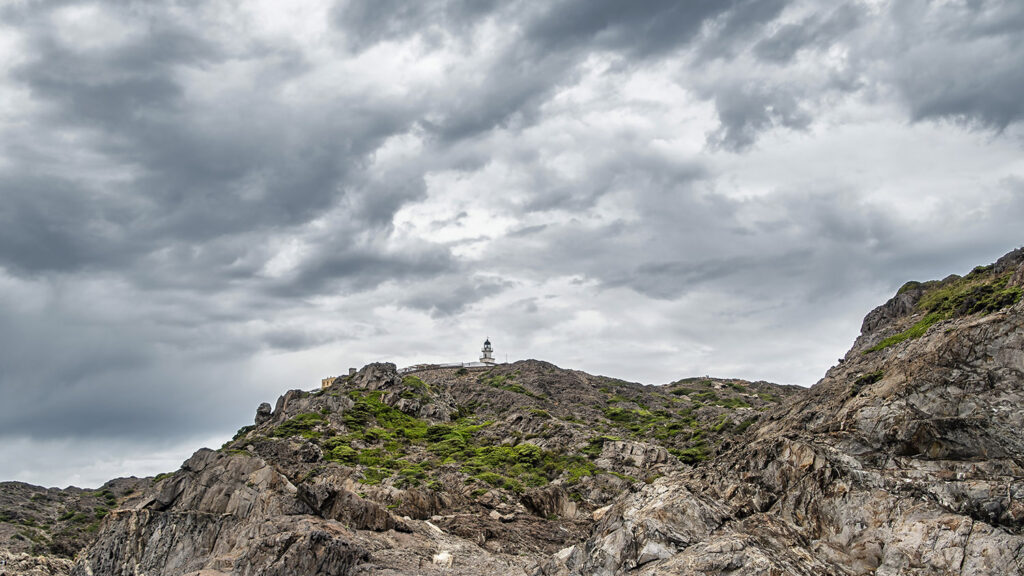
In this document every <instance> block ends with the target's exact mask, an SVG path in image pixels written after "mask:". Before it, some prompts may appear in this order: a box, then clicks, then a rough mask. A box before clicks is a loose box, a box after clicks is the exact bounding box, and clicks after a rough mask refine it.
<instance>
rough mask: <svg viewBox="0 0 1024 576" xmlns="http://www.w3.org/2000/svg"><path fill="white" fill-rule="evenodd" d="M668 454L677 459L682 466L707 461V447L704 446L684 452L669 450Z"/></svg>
mask: <svg viewBox="0 0 1024 576" xmlns="http://www.w3.org/2000/svg"><path fill="white" fill-rule="evenodd" d="M669 453H670V454H672V455H673V456H675V457H676V458H679V461H680V462H683V463H684V464H696V463H698V462H701V461H702V460H707V459H708V453H707V447H706V446H705V445H704V444H700V445H698V446H694V447H692V448H687V449H685V450H677V449H674V448H670V449H669Z"/></svg>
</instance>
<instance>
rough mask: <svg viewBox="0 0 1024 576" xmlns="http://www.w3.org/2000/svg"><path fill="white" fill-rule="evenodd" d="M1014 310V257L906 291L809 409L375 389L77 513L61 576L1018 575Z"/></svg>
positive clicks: (42, 529) (1021, 394)
mask: <svg viewBox="0 0 1024 576" xmlns="http://www.w3.org/2000/svg"><path fill="white" fill-rule="evenodd" d="M1022 291H1024V250H1018V251H1015V252H1012V253H1010V254H1008V255H1006V256H1005V257H1003V258H1001V259H1000V260H999V261H998V262H996V263H995V264H992V265H989V266H982V267H978V268H975V269H974V270H973V271H971V272H970V273H969V274H967V275H965V276H962V277H961V276H950V277H948V278H946V279H944V280H942V281H933V282H925V283H919V282H910V283H908V284H906V285H905V286H904V287H903V288H901V289H900V290H899V292H898V293H897V294H896V295H895V296H894V297H893V298H892V299H891V300H889V301H888V302H887V303H885V304H884V305H882V306H880V307H878V308H876V309H875V310H873V311H871V312H870V313H869V314H868V315H867V317H866V318H865V319H864V323H863V325H862V327H861V334H860V336H859V337H858V339H857V341H856V342H855V343H854V345H853V348H852V349H851V350H850V351H849V352H848V353H847V354H846V356H845V357H844V358H843V359H842V360H841V361H840V362H839V364H838V365H836V366H834V367H832V368H831V369H830V370H829V371H828V373H827V374H826V375H825V377H824V378H823V379H822V380H821V381H820V382H818V384H816V385H815V386H814V387H812V388H810V389H802V388H796V387H787V386H779V385H775V384H770V383H767V382H748V381H742V380H731V379H718V378H710V377H701V378H689V379H686V380H680V381H678V382H674V383H672V384H669V385H665V386H644V385H640V384H636V383H631V382H625V381H621V380H616V379H612V378H606V377H601V376H593V375H589V374H585V373H583V372H578V371H573V370H565V369H562V368H559V367H557V366H554V365H552V364H548V363H545V362H540V361H535V360H529V361H523V362H516V363H513V364H504V365H498V366H494V367H485V368H468V367H467V368H436V367H435V368H427V369H422V370H413V371H401V372H400V371H398V370H396V368H395V366H394V365H392V364H371V365H368V366H366V367H364V368H363V369H362V370H360V371H358V372H357V373H355V374H352V375H349V376H345V377H340V378H337V379H335V380H334V381H333V382H330V383H329V385H328V386H326V387H324V388H322V389H320V390H317V391H315V392H309V391H302V390H292V391H290V392H288V393H286V394H285V395H283V396H282V397H281V398H279V399H278V401H277V403H276V405H275V406H270V405H269V404H264V405H262V406H260V407H259V408H258V409H257V411H256V418H255V422H254V424H253V425H251V426H246V427H244V428H242V429H241V430H239V431H238V434H237V435H236V436H235V437H234V438H233V439H232V440H231V441H229V442H227V443H226V444H225V445H224V446H222V447H221V448H220V449H218V450H208V449H203V450H200V451H198V452H196V453H195V454H194V455H193V456H192V457H191V458H190V459H189V460H187V461H186V462H185V463H184V464H183V465H182V467H181V469H180V470H178V471H176V472H174V473H172V474H168V475H163V476H161V477H157V478H154V479H149V480H146V481H144V483H143V484H142V485H135V484H132V485H131V488H132V489H131V491H127V490H122V491H121V492H118V491H117V490H113V489H111V488H108V489H106V492H105V493H104V492H102V491H100V492H96V493H93V497H98V498H101V499H102V500H103V510H102V514H96V513H94V514H93V516H92V517H90V518H89V523H88V524H86V526H87V527H93V528H92V530H91V531H89V532H88V533H89V534H91V536H90V537H89V541H88V542H84V543H83V545H86V547H85V548H84V549H83V550H82V551H81V552H79V553H78V556H77V560H76V561H75V563H74V565H73V567H71V568H70V573H71V574H75V575H82V576H84V575H95V576H100V575H103V576H107V575H109V576H128V575H133V576H134V575H139V576H141V575H143V574H144V575H147V576H157V575H163V576H171V575H183V574H190V575H201V576H216V575H238V576H242V575H246V576H248V575H256V574H261V575H282V576H283V575H307V574H308V575H319V574H324V575H327V574H330V575H369V574H374V575H395V576H397V575H413V574H465V575H489V574H494V575H501V576H509V575H514V574H525V575H531V576H556V575H558V576H569V575H592V574H593V575H617V574H637V575H640V576H654V575H668V574H702V575H726V574H728V575H766V576H767V575H790V574H793V575H857V574H875V575H880V576H888V575H906V574H909V575H916V574H920V575H925V574H927V575H940V574H965V575H966V574H971V575H997V574H999V575H1003V574H1022V573H1024V535H1022V528H1024V503H1022V499H1024V470H1022V466H1024V303H1022V302H1021V295H1022ZM122 485H123V484H117V485H116V486H122ZM111 486H115V485H111ZM20 489H21V490H22V492H23V493H24V494H36V493H41V492H40V491H41V490H42V489H35V488H34V487H27V488H26V487H24V486H22V487H21V488H20ZM44 492H45V491H44ZM107 494H109V496H108V495H107ZM42 498H51V499H54V502H55V503H57V504H55V505H54V506H55V507H56V508H55V510H54V511H53V512H46V514H45V515H43V516H45V518H43V519H33V520H32V522H33V523H35V524H36V526H34V527H31V528H32V530H33V532H32V533H33V534H34V535H35V537H34V539H33V538H29V539H28V540H27V541H25V542H22V544H24V546H23V548H26V549H28V550H29V551H36V552H39V551H42V552H47V546H48V545H49V542H50V540H52V538H51V537H50V536H48V535H47V533H48V530H50V528H49V526H50V525H49V524H47V523H46V522H48V521H50V520H51V519H50V516H54V519H52V520H53V521H56V519H60V518H64V520H63V521H65V522H68V521H71V520H72V519H73V518H74V514H75V513H76V512H72V509H71V508H68V507H67V505H64V504H59V503H60V498H61V497H60V494H59V493H54V494H49V493H47V494H46V495H44V496H41V497H34V496H29V497H28V500H27V501H25V499H24V498H23V499H22V502H21V504H18V503H17V502H7V503H5V505H6V506H7V510H5V511H4V514H5V520H4V524H6V525H15V524H17V523H18V522H19V519H24V518H25V517H26V516H25V515H24V513H23V509H24V507H25V506H27V505H28V504H29V503H32V502H33V499H34V500H35V503H36V504H39V503H40V500H41V499H42ZM54 506H51V508H54ZM61 506H63V507H61ZM47 510H49V509H47ZM76 510H77V509H76ZM69 512H72V513H71V515H69ZM16 527H17V529H18V532H16V533H24V532H25V531H26V528H25V526H24V524H23V523H22V524H17V526H16ZM8 532H11V530H8ZM24 539H25V538H24V537H23V540H24ZM33 546H35V547H36V548H34V549H33ZM19 552H20V550H19ZM8 557H9V558H13V556H8ZM18 560H19V561H20V562H27V561H28V560H29V557H27V556H25V555H19V556H18ZM39 561H40V562H41V560H39ZM41 565H43V564H41ZM43 566H45V568H38V569H39V570H44V569H45V570H47V572H40V573H47V574H57V573H65V572H63V571H66V570H68V567H69V566H71V564H70V562H64V563H61V562H57V561H55V562H54V563H52V564H45V565H43ZM0 570H2V568H0Z"/></svg>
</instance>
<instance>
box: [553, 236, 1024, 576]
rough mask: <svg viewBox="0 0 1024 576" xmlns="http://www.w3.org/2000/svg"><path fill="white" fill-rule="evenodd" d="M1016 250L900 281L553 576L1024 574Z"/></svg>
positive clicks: (615, 512) (1023, 371) (621, 509)
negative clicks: (827, 354)
mask: <svg viewBox="0 0 1024 576" xmlns="http://www.w3.org/2000/svg"><path fill="white" fill-rule="evenodd" d="M1022 288H1024V251H1021V250H1017V251H1015V252H1012V253H1010V254H1008V255H1007V256H1005V257H1004V258H1002V259H1000V260H999V261H998V262H996V263H995V264H993V265H991V266H986V267H978V268H976V269H975V270H974V271H972V272H971V274H968V275H967V276H965V277H962V278H961V277H959V276H951V277H949V278H947V279H945V280H943V281H941V282H931V283H926V284H920V283H908V284H907V285H906V286H904V287H903V288H902V289H901V290H900V292H899V293H898V294H897V295H896V296H895V297H894V298H893V299H892V300H890V301H889V302H887V303H886V304H884V305H883V306H880V307H879V308H877V309H875V310H874V311H872V312H871V313H870V314H868V316H867V317H866V318H865V321H864V325H863V327H862V333H861V335H860V337H859V338H858V339H857V341H856V343H855V344H854V346H853V348H852V349H851V350H850V352H849V353H847V354H846V356H845V357H844V358H843V360H842V361H841V362H840V364H839V365H838V366H835V367H833V368H832V369H830V370H829V371H828V373H827V374H826V376H825V378H824V379H822V380H821V381H820V382H819V383H818V384H817V385H816V386H814V387H813V388H811V389H810V390H808V392H807V393H806V394H801V395H799V396H797V397H796V398H794V399H793V401H792V402H790V403H788V404H787V405H785V406H781V407H780V408H779V409H777V410H774V411H772V412H771V413H770V414H769V415H767V417H766V418H764V419H762V421H761V422H760V423H759V424H758V425H757V426H755V427H753V430H752V439H751V441H750V442H749V443H748V444H746V445H744V446H741V447H737V448H735V449H733V450H731V451H729V452H727V453H725V454H722V455H721V456H720V457H718V458H716V459H715V460H714V461H712V462H708V463H706V464H705V465H703V466H701V467H700V468H698V469H696V470H693V471H689V472H687V473H681V474H673V475H669V476H666V477H664V478H660V479H658V480H656V481H655V482H653V483H652V484H651V485H650V486H644V487H642V488H641V489H640V490H639V491H637V492H636V493H634V494H630V495H627V496H625V497H623V498H622V499H620V500H618V501H617V502H616V503H615V505H614V506H613V508H612V509H611V510H610V511H609V512H608V513H607V514H605V515H604V517H603V518H602V519H601V521H600V522H599V523H598V525H597V526H596V527H595V529H594V531H593V533H592V534H591V536H590V537H589V538H588V539H587V540H586V541H585V542H583V543H581V544H577V545H574V546H573V547H571V548H569V549H566V550H563V551H562V552H560V553H559V554H558V555H556V556H555V557H554V559H553V560H551V561H549V562H548V563H547V564H546V565H545V567H544V569H543V570H542V572H543V573H544V574H547V575H553V574H597V575H601V574H621V573H624V572H626V571H630V572H631V573H636V574H640V575H654V574H665V573H669V574H676V573H679V574H691V573H692V574H730V575H748V574H749V575H754V574H758V575H760V574H794V575H802V574H806V575H812V574H813V575H821V574H835V575H847V574H876V575H878V576H888V575H897V574H899V575H907V574H922V575H923V574H972V575H978V574H992V575H995V574H1021V573H1024V536H1022V528H1024V505H1022V503H1021V498H1022V497H1024V474H1022V472H1024V469H1022V465H1024V451H1022V448H1024V445H1022V442H1024V440H1022V439H1024V410H1022V408H1021V406H1022V405H1024V403H1022V401H1024V302H1022V301H1021V292H1022Z"/></svg>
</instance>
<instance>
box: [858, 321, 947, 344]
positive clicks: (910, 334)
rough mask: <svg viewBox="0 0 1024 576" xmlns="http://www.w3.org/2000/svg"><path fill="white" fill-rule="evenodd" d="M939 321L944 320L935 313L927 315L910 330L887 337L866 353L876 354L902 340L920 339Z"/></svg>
mask: <svg viewBox="0 0 1024 576" xmlns="http://www.w3.org/2000/svg"><path fill="white" fill-rule="evenodd" d="M940 320H944V318H943V317H942V315H941V314H936V313H933V314H929V315H927V316H925V317H924V318H922V319H920V320H918V321H917V323H916V324H914V325H913V326H911V327H910V328H907V329H906V330H904V331H903V332H900V333H899V334H893V335H892V336H889V337H888V338H886V339H885V340H882V341H881V342H879V343H878V344H875V345H874V346H872V347H871V348H868V349H867V352H877V351H879V350H882V349H884V348H888V347H889V346H892V345H893V344H899V343H900V342H903V341H904V340H912V339H914V338H920V337H921V336H924V333H925V332H927V331H928V329H929V328H931V327H932V325H933V324H935V323H936V322H938V321H940Z"/></svg>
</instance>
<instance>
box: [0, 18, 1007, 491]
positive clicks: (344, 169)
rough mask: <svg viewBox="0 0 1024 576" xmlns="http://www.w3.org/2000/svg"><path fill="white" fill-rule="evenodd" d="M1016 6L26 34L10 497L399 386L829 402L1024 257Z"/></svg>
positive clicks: (2, 171)
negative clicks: (904, 327) (299, 400)
mask: <svg viewBox="0 0 1024 576" xmlns="http://www.w3.org/2000/svg"><path fill="white" fill-rule="evenodd" d="M1022 31H1024V3H1021V2H1017V1H1015V0H1006V1H1005V2H999V1H984V0H959V1H957V0H949V1H938V0H936V1H933V2H926V1H923V0H921V1H918V0H906V1H899V2H895V1H894V2H886V1H878V0H871V1H868V0H865V1H851V2H845V3H839V2H834V1H832V0H828V1H826V0H820V1H803V0H731V1H722V0H690V1H686V2H679V1H663V0H650V1H643V2H622V1H619V0H551V1H546V2H527V1H516V0H505V1H502V2H494V1H490V0H478V1H477V0H438V1H416V2H408V1H394V0H387V1H385V0H367V1H357V0H350V1H346V0H339V1H336V2H330V1H318V2H314V1H308V0H307V1H303V2H292V3H285V2H280V1H279V0H264V1H249V2H216V1H207V0H201V1H200V0H195V1H192V0H179V1H174V2H172V1H165V2H123V1H113V0H111V1H107V2H102V1H101V2H75V1H64V2H57V1H53V2H44V1H19V0H3V1H2V2H0V480H10V479H18V480H23V481H28V482H32V483H37V484H44V485H57V486H66V485H68V484H75V485H79V486H95V485H98V484H100V483H102V482H103V481H104V480H106V479H108V478H110V477H113V476H118V475H149V474H154V473H157V472H163V471H167V470H171V469H174V468H176V467H177V466H178V464H179V463H180V462H181V461H182V460H183V459H184V458H186V457H187V456H188V455H189V454H190V453H191V452H192V451H193V450H194V449H196V448H198V447H200V446H203V445H207V446H219V445H220V443H221V442H223V441H224V440H225V439H227V438H229V437H230V436H231V435H232V434H233V433H234V431H235V430H236V429H237V428H239V427H240V426H242V425H245V424H248V423H251V420H252V416H253V414H254V412H255V408H256V406H257V405H258V404H259V402H262V401H270V402H271V403H273V401H274V400H275V399H276V398H277V396H278V395H279V394H281V393H282V392H284V391H285V390H288V389H291V388H307V389H309V388H313V387H316V386H317V385H318V383H319V379H320V378H321V377H325V376H328V375H335V374H338V373H341V372H344V371H345V370H346V369H347V368H348V367H350V366H362V365H364V364H366V363H368V362H372V361H392V362H395V363H396V364H398V365H400V366H402V365H408V364H413V363H418V362H429V361H459V360H472V359H474V358H475V357H476V356H477V355H478V354H479V348H480V344H481V342H482V340H483V339H484V337H485V336H488V335H489V336H490V337H491V339H492V341H493V342H494V345H495V351H496V356H497V357H498V358H499V359H502V360H503V359H505V358H506V355H507V357H508V359H509V360H516V359H522V358H540V359H545V360H548V361H551V362H554V363H556V364H558V365H561V366H563V367H569V368H578V369H582V370H586V371H588V372H591V373H599V374H607V375H611V376H616V377H621V378H625V379H629V380H635V381H641V382H645V383H652V384H657V383H665V382H669V381H672V380H675V379H678V378H681V377H685V376H692V375H703V374H712V375H717V376H735V377H742V378H748V379H767V380H772V381H776V382H780V383H792V384H800V385H811V384H813V383H814V382H815V381H816V380H817V379H818V378H820V377H821V375H822V374H823V373H824V371H825V370H826V369H827V368H828V367H829V366H830V365H832V364H834V363H835V360H836V358H837V357H839V356H841V355H842V354H843V353H845V351H846V350H847V348H848V347H849V345H850V343H851V342H852V340H853V339H854V338H855V337H856V335H857V334H858V332H859V328H860V321H861V319H862V318H863V316H864V314H865V313H867V312H868V311H869V310H870V309H871V308H873V307H874V306H876V305H878V304H880V303H882V302H884V301H885V300H886V299H887V298H888V297H889V296H890V295H891V294H892V293H893V292H894V291H895V290H896V289H897V288H898V287H899V286H900V285H901V284H902V283H903V282H904V281H906V280H909V279H919V280H923V279H930V278H941V277H943V276H945V275H947V274H949V273H953V272H957V273H964V272H966V271H969V270H970V268H971V267H973V266H974V265H977V264H985V263H988V262H991V261H993V260H995V259H996V258H998V257H999V256H1000V255H1002V254H1003V253H1005V252H1007V251H1009V250H1011V249H1013V248H1016V247H1018V246H1020V245H1021V244H1024V233H1022V232H1021V230H1022V227H1021V223H1022V222H1024V153H1022V152H1024V127H1022V124H1024V122H1022V120H1024V98H1022V97H1021V95H1022V94H1024V32H1022Z"/></svg>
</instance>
